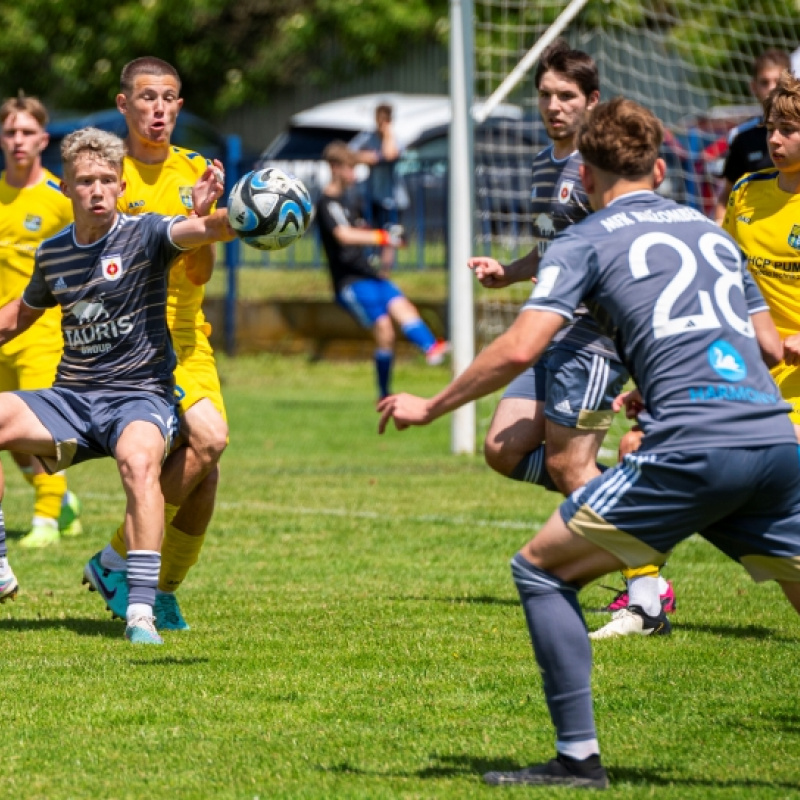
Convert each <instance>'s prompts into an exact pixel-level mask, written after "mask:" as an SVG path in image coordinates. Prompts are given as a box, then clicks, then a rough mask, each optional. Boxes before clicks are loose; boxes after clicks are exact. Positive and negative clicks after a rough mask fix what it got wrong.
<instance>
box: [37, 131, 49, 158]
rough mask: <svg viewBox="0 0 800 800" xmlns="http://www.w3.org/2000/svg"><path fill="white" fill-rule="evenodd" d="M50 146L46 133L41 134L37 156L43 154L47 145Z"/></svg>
mask: <svg viewBox="0 0 800 800" xmlns="http://www.w3.org/2000/svg"><path fill="white" fill-rule="evenodd" d="M49 144H50V134H49V133H48V132H47V131H44V132H43V133H42V138H41V139H40V140H39V155H41V154H42V153H44V151H45V150H46V149H47V145H49Z"/></svg>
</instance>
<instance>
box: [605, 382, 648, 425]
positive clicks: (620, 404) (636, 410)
mask: <svg viewBox="0 0 800 800" xmlns="http://www.w3.org/2000/svg"><path fill="white" fill-rule="evenodd" d="M611 408H612V409H614V412H615V413H617V412H619V411H622V409H623V408H624V409H625V416H626V417H627V418H628V419H636V417H638V416H639V414H640V413H641V412H642V411H644V400H643V399H642V395H641V393H640V392H639V390H638V389H632V390H631V391H630V392H623V393H622V394H618V395H617V396H616V397H615V398H614V401H613V403H612V404H611Z"/></svg>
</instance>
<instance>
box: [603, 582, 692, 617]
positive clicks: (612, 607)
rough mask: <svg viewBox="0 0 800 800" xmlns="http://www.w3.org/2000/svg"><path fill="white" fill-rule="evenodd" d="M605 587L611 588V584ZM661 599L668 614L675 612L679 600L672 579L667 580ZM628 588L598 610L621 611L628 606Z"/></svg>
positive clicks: (662, 605) (662, 606)
mask: <svg viewBox="0 0 800 800" xmlns="http://www.w3.org/2000/svg"><path fill="white" fill-rule="evenodd" d="M603 588H604V589H611V587H610V586H604V587H603ZM659 599H660V600H661V608H662V609H664V611H665V612H666V613H667V614H673V613H674V612H675V609H676V608H677V607H678V601H677V600H676V598H675V589H674V588H673V587H672V581H667V591H666V592H664V594H662V595H661V596H660V598H659ZM628 602H629V598H628V590H627V589H623V590H622V591H621V592H618V593H617V596H616V597H615V598H614V599H613V600H612V601H611V602H610V603H609V604H608V605H607V606H603V607H602V608H598V609H597V610H598V611H609V612H614V611H620V610H622V609H623V608H627V607H628Z"/></svg>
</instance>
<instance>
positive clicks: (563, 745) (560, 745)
mask: <svg viewBox="0 0 800 800" xmlns="http://www.w3.org/2000/svg"><path fill="white" fill-rule="evenodd" d="M556 750H557V751H558V752H559V753H561V755H562V756H569V757H570V758H575V759H577V760H578V761H583V759H584V758H589V756H599V755H600V745H599V744H598V743H597V739H586V740H585V741H583V742H560V741H558V740H556Z"/></svg>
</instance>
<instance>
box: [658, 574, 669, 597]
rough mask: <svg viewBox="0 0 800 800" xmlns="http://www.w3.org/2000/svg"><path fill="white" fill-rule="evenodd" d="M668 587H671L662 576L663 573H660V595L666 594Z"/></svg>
mask: <svg viewBox="0 0 800 800" xmlns="http://www.w3.org/2000/svg"><path fill="white" fill-rule="evenodd" d="M668 589H669V584H668V583H667V582H666V581H665V580H664V579H663V578H662V577H661V574H660V573H659V576H658V593H659V594H660V595H661V594H666V593H667V590H668Z"/></svg>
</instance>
